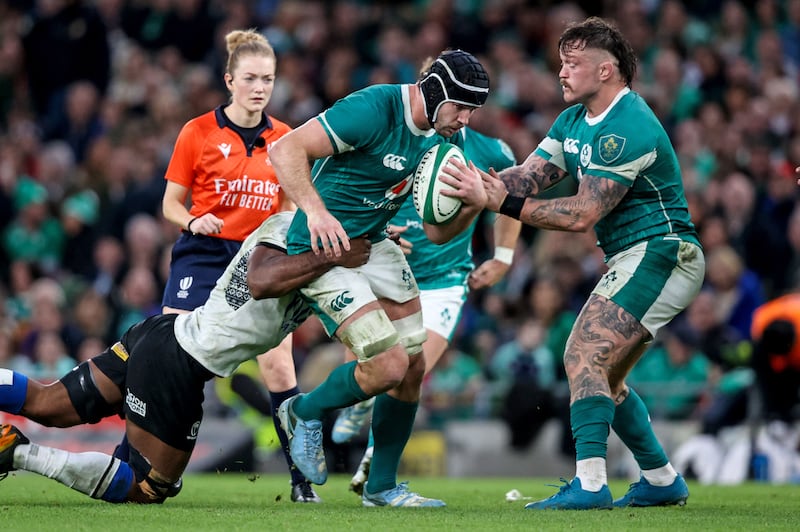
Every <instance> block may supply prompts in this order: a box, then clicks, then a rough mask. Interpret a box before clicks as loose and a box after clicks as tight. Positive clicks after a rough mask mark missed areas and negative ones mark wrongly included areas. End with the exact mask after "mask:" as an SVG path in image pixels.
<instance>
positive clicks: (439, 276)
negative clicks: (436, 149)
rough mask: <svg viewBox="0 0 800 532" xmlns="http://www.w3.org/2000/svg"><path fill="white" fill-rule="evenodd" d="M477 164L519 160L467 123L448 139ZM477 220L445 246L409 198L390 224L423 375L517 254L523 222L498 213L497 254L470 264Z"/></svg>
mask: <svg viewBox="0 0 800 532" xmlns="http://www.w3.org/2000/svg"><path fill="white" fill-rule="evenodd" d="M450 142H452V143H454V144H456V145H458V146H459V147H460V148H461V149H462V150H463V151H464V153H465V154H466V156H467V158H468V159H469V160H470V161H472V162H473V163H474V164H475V166H476V167H478V168H480V169H483V170H489V168H494V169H495V170H503V169H505V168H508V167H509V166H513V165H514V164H516V160H515V158H514V154H513V152H512V151H511V148H510V147H509V146H508V145H507V144H506V143H505V142H503V141H502V140H500V139H496V138H492V137H488V136H486V135H483V134H481V133H479V132H477V131H475V130H473V129H470V128H469V127H465V128H463V129H462V130H461V131H459V132H458V133H456V134H455V135H453V136H452V137H451V138H450ZM476 225H477V222H476V223H473V225H472V226H470V228H469V229H468V230H467V231H464V232H463V233H461V234H459V235H458V236H456V237H455V238H453V239H452V240H450V241H449V242H447V243H445V244H440V245H437V244H434V243H433V242H431V241H430V240H429V239H428V237H427V236H425V232H424V230H423V227H422V219H421V218H420V216H419V214H418V213H417V211H416V209H415V208H414V203H413V202H412V201H411V198H409V199H407V200H406V201H405V203H403V205H402V206H401V207H400V209H399V210H398V212H397V214H396V215H395V216H394V218H393V219H392V225H389V227H388V229H387V230H388V232H389V234H390V236H395V235H399V236H400V237H401V242H402V245H403V246H404V251H405V252H406V259H407V260H408V264H409V266H410V267H411V271H412V272H413V273H414V278H415V279H416V280H417V284H418V285H419V289H420V302H421V304H422V321H423V325H424V327H425V330H426V331H427V333H428V339H427V340H426V341H425V343H424V344H423V345H422V351H423V353H424V356H425V374H428V373H429V372H430V371H431V370H432V369H433V367H434V366H435V365H436V363H437V362H438V361H439V359H440V358H441V357H442V355H443V354H444V352H445V350H446V349H447V346H448V345H449V344H450V341H451V340H452V339H453V333H454V332H455V329H456V326H457V325H458V321H459V318H460V316H461V309H462V307H463V306H464V303H465V302H466V299H467V293H468V291H469V290H470V289H473V290H477V289H481V288H485V287H488V286H492V285H494V284H495V283H497V281H499V280H500V279H501V278H502V277H503V275H505V274H506V272H507V271H508V269H509V267H510V265H511V261H512V259H513V255H514V248H515V246H516V242H517V237H518V236H519V231H520V227H521V224H520V222H519V221H518V220H515V219H513V218H509V217H507V216H503V215H498V216H497V218H496V220H495V227H494V246H495V248H494V249H495V253H494V257H493V258H491V259H488V260H486V261H485V262H483V263H482V264H481V265H480V266H479V267H478V268H477V269H476V268H475V266H474V264H473V262H472V235H473V233H474V231H475V226H476ZM371 406H372V400H367V401H364V402H361V403H358V404H355V405H353V406H350V407H347V408H344V409H342V411H341V412H340V413H339V416H338V417H337V418H336V422H335V423H334V426H333V431H332V434H331V439H332V440H333V441H334V442H336V443H344V442H346V441H349V440H350V439H351V438H352V437H353V436H355V435H356V434H358V433H359V432H360V431H361V428H362V426H363V424H364V423H365V422H366V419H367V418H368V416H369V414H370V412H371V410H372V409H371ZM372 447H373V435H372V431H370V434H369V442H368V444H367V448H366V450H365V452H364V456H363V458H362V460H361V462H360V464H359V466H358V471H356V473H355V475H354V476H353V479H352V481H351V482H350V489H351V490H352V491H354V492H356V493H358V494H359V495H360V494H361V493H362V491H363V487H364V483H365V482H366V481H367V477H368V474H369V470H370V462H371V461H372V453H373V448H372Z"/></svg>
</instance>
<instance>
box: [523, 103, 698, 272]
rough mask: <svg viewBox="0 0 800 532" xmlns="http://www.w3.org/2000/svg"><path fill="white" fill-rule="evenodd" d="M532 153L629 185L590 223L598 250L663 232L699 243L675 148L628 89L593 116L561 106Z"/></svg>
mask: <svg viewBox="0 0 800 532" xmlns="http://www.w3.org/2000/svg"><path fill="white" fill-rule="evenodd" d="M535 153H536V155H539V156H541V157H543V158H545V159H547V160H549V161H550V162H551V163H553V164H555V165H556V166H557V167H559V168H561V169H562V170H565V171H566V172H567V173H569V174H570V175H571V176H573V177H574V178H576V179H577V180H578V181H579V182H580V180H581V179H582V176H583V174H591V175H593V176H598V177H603V178H607V179H613V180H614V181H617V182H618V183H622V184H623V185H625V186H627V187H630V190H629V191H628V193H627V194H626V195H625V197H624V198H622V201H620V203H619V204H618V205H617V206H616V207H615V208H614V210H612V211H611V212H610V213H609V214H608V215H607V216H606V217H605V218H603V219H602V220H600V221H599V222H598V223H597V225H596V226H595V231H596V232H597V239H598V245H599V246H600V247H601V248H602V249H603V251H604V252H605V254H606V257H609V256H611V255H615V254H616V253H618V252H620V251H622V250H624V249H627V248H629V247H631V246H633V245H635V244H637V243H639V242H642V241H645V240H650V239H652V238H654V237H658V236H664V235H670V234H673V235H678V236H680V237H681V238H682V239H684V240H688V241H691V242H694V243H696V244H698V245H699V241H698V238H697V233H696V231H695V227H694V224H692V221H691V219H690V217H689V208H688V205H687V203H686V196H685V195H684V192H683V181H682V179H681V171H680V167H679V165H678V158H677V156H676V154H675V150H674V149H673V147H672V144H671V143H670V140H669V137H668V136H667V133H666V131H664V128H663V126H662V125H661V123H660V122H659V121H658V118H656V116H655V114H654V113H653V111H652V110H651V109H650V107H649V106H648V105H647V103H646V102H645V101H644V99H643V98H642V97H641V96H639V95H638V94H637V93H635V92H633V91H631V90H630V89H627V88H626V89H624V90H622V91H621V92H620V94H618V95H617V97H616V98H615V99H614V101H613V102H612V103H611V105H610V106H609V108H608V109H606V111H605V112H604V113H603V114H601V115H600V116H596V117H593V118H589V117H588V116H587V115H586V108H585V107H584V106H583V105H581V104H578V105H573V106H571V107H569V108H567V109H565V110H564V111H563V112H562V113H561V114H560V115H559V116H558V118H557V119H556V121H555V122H554V123H553V125H552V127H551V128H550V131H548V133H547V136H546V137H545V138H544V139H543V140H542V142H541V143H540V144H539V146H538V147H537V148H536V151H535Z"/></svg>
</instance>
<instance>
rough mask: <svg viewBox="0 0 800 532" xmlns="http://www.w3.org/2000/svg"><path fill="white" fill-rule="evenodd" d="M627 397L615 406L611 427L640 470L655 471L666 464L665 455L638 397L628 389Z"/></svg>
mask: <svg viewBox="0 0 800 532" xmlns="http://www.w3.org/2000/svg"><path fill="white" fill-rule="evenodd" d="M629 389H630V393H629V394H628V397H626V398H625V400H624V401H622V404H620V405H619V406H617V410H616V412H615V413H614V422H613V423H612V424H611V427H612V428H613V429H614V432H616V433H617V436H619V439H620V440H622V443H624V444H625V445H626V446H627V447H628V449H630V450H631V452H632V453H633V457H634V458H635V459H636V463H637V464H639V467H640V468H641V469H642V470H645V471H646V470H648V469H656V468H658V467H662V466H664V465H666V464H667V462H668V461H669V460H668V459H667V454H666V453H665V452H664V448H663V447H661V444H660V443H659V442H658V439H657V438H656V434H655V432H653V426H652V425H651V424H650V414H648V413H647V407H646V406H645V405H644V401H642V398H641V397H639V395H638V394H637V393H636V392H635V391H634V390H633V388H629Z"/></svg>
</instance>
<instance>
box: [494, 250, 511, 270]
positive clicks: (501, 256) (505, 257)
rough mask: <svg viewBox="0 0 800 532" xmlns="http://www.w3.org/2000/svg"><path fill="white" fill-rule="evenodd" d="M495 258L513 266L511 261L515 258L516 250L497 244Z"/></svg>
mask: <svg viewBox="0 0 800 532" xmlns="http://www.w3.org/2000/svg"><path fill="white" fill-rule="evenodd" d="M494 260H499V261H500V262H502V263H503V264H508V265H509V266H511V262H512V261H513V260H514V250H513V248H507V247H505V246H497V247H496V248H494Z"/></svg>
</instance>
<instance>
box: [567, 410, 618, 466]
mask: <svg viewBox="0 0 800 532" xmlns="http://www.w3.org/2000/svg"><path fill="white" fill-rule="evenodd" d="M569 417H570V423H571V425H572V437H573V438H575V454H576V458H577V459H578V460H584V459H586V458H605V457H606V451H607V449H608V434H609V432H610V426H611V421H612V420H613V419H614V401H612V400H611V399H610V398H609V397H605V396H602V395H595V396H594V397H587V398H585V399H579V400H578V401H575V402H574V403H572V406H570V407H569Z"/></svg>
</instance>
